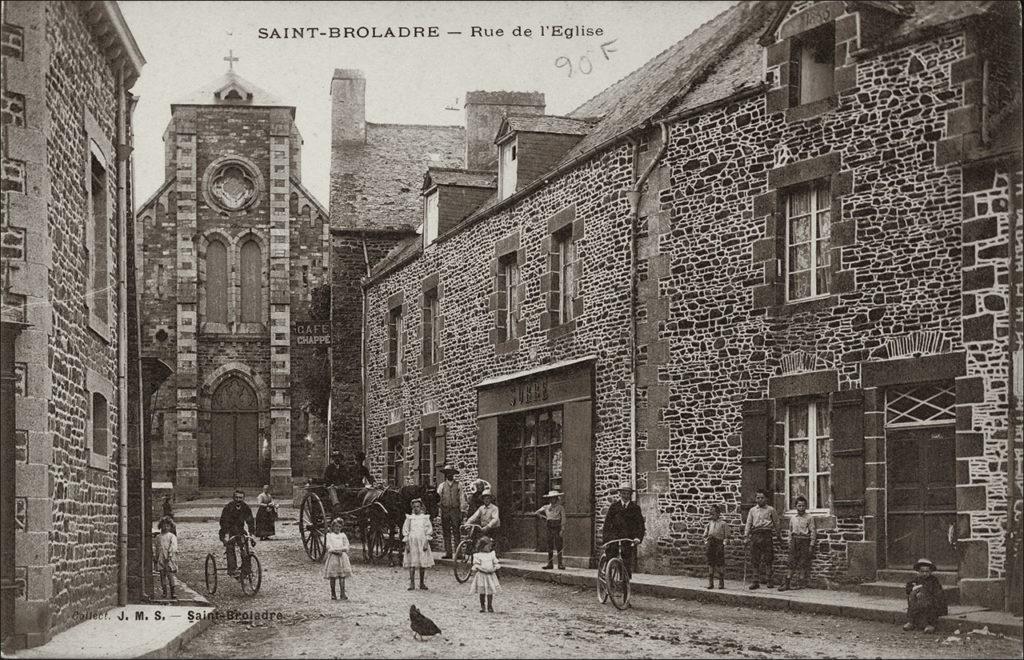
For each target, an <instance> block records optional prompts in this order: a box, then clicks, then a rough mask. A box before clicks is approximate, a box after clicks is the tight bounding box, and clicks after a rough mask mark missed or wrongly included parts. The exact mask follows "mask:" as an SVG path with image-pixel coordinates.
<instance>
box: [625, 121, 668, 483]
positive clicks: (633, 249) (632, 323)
mask: <svg viewBox="0 0 1024 660" xmlns="http://www.w3.org/2000/svg"><path fill="white" fill-rule="evenodd" d="M658 126H660V127H661V147H659V148H658V153H656V154H655V155H654V157H653V158H651V162H650V163H649V164H648V165H647V168H646V169H645V170H644V172H643V174H641V175H640V177H639V178H638V179H637V180H636V183H634V184H633V187H632V188H631V189H630V190H628V191H626V199H628V200H629V208H630V215H631V216H632V217H631V218H630V227H629V372H630V375H631V378H630V384H629V470H630V478H631V480H632V482H633V488H636V433H637V419H636V379H637V373H636V370H637V343H638V341H637V340H638V337H637V332H638V330H637V323H636V308H637V294H638V291H637V289H638V283H637V262H638V260H639V257H638V253H637V250H638V246H637V233H638V229H639V225H640V190H641V189H642V188H643V186H644V184H645V183H646V182H647V178H648V177H649V176H651V172H653V171H654V168H655V166H657V164H658V161H659V160H661V157H662V156H663V155H664V154H665V151H666V150H667V149H668V124H667V123H666V122H664V121H660V122H658Z"/></svg>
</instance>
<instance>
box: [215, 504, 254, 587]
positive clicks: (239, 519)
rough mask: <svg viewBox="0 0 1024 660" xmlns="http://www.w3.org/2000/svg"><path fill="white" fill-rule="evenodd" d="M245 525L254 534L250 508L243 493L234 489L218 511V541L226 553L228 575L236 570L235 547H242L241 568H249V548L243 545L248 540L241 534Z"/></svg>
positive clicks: (243, 532)
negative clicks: (232, 494)
mask: <svg viewBox="0 0 1024 660" xmlns="http://www.w3.org/2000/svg"><path fill="white" fill-rule="evenodd" d="M246 526H248V528H249V533H250V534H253V535H255V534H256V521H255V520H253V517H252V509H250V508H249V505H248V504H246V503H245V493H244V492H242V490H240V489H236V490H235V493H234V496H233V497H232V499H231V501H230V502H228V503H227V504H225V505H224V510H223V511H221V513H220V541H221V543H223V544H224V549H225V550H226V552H227V555H228V575H235V573H236V572H237V566H238V560H237V559H236V558H235V548H236V547H237V548H241V549H242V568H243V569H245V570H246V571H248V570H249V552H248V550H249V549H248V548H246V547H245V543H247V542H248V540H247V539H246V538H245V537H244V536H243V535H244V534H245V529H246Z"/></svg>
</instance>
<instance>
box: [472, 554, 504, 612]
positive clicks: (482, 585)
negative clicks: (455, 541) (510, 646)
mask: <svg viewBox="0 0 1024 660" xmlns="http://www.w3.org/2000/svg"><path fill="white" fill-rule="evenodd" d="M499 568H501V565H500V564H499V563H498V556H497V555H495V554H494V541H492V540H491V538H490V537H489V536H481V537H480V539H479V540H477V542H476V553H475V554H474V555H473V568H471V569H470V573H472V574H473V579H472V581H470V583H469V588H470V591H471V592H472V593H475V594H479V595H480V611H481V612H483V611H484V603H485V602H486V604H487V610H486V611H488V612H491V613H492V614H493V613H494V594H496V593H498V588H499V587H500V586H501V585H500V584H499V583H498V569H499Z"/></svg>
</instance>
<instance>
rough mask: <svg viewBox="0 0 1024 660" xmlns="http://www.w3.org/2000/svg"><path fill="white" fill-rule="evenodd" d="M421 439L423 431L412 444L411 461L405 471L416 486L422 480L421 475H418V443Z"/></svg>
mask: <svg viewBox="0 0 1024 660" xmlns="http://www.w3.org/2000/svg"><path fill="white" fill-rule="evenodd" d="M422 438H423V431H420V433H419V435H417V436H416V439H415V440H414V441H413V443H412V460H411V461H409V467H408V469H407V470H406V472H407V474H409V475H410V476H412V480H413V481H414V482H415V483H417V484H419V483H420V482H421V481H422V480H423V475H422V474H420V442H421V439H422Z"/></svg>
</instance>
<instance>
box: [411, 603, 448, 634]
mask: <svg viewBox="0 0 1024 660" xmlns="http://www.w3.org/2000/svg"><path fill="white" fill-rule="evenodd" d="M409 627H410V628H412V636H413V637H415V638H416V639H418V640H420V641H423V637H432V636H433V635H437V634H439V633H440V632H441V629H440V628H438V627H437V624H435V623H434V622H433V621H431V620H430V619H428V618H427V617H425V616H424V615H423V614H422V613H421V612H420V611H419V610H418V609H417V608H416V606H415V605H410V606H409Z"/></svg>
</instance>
